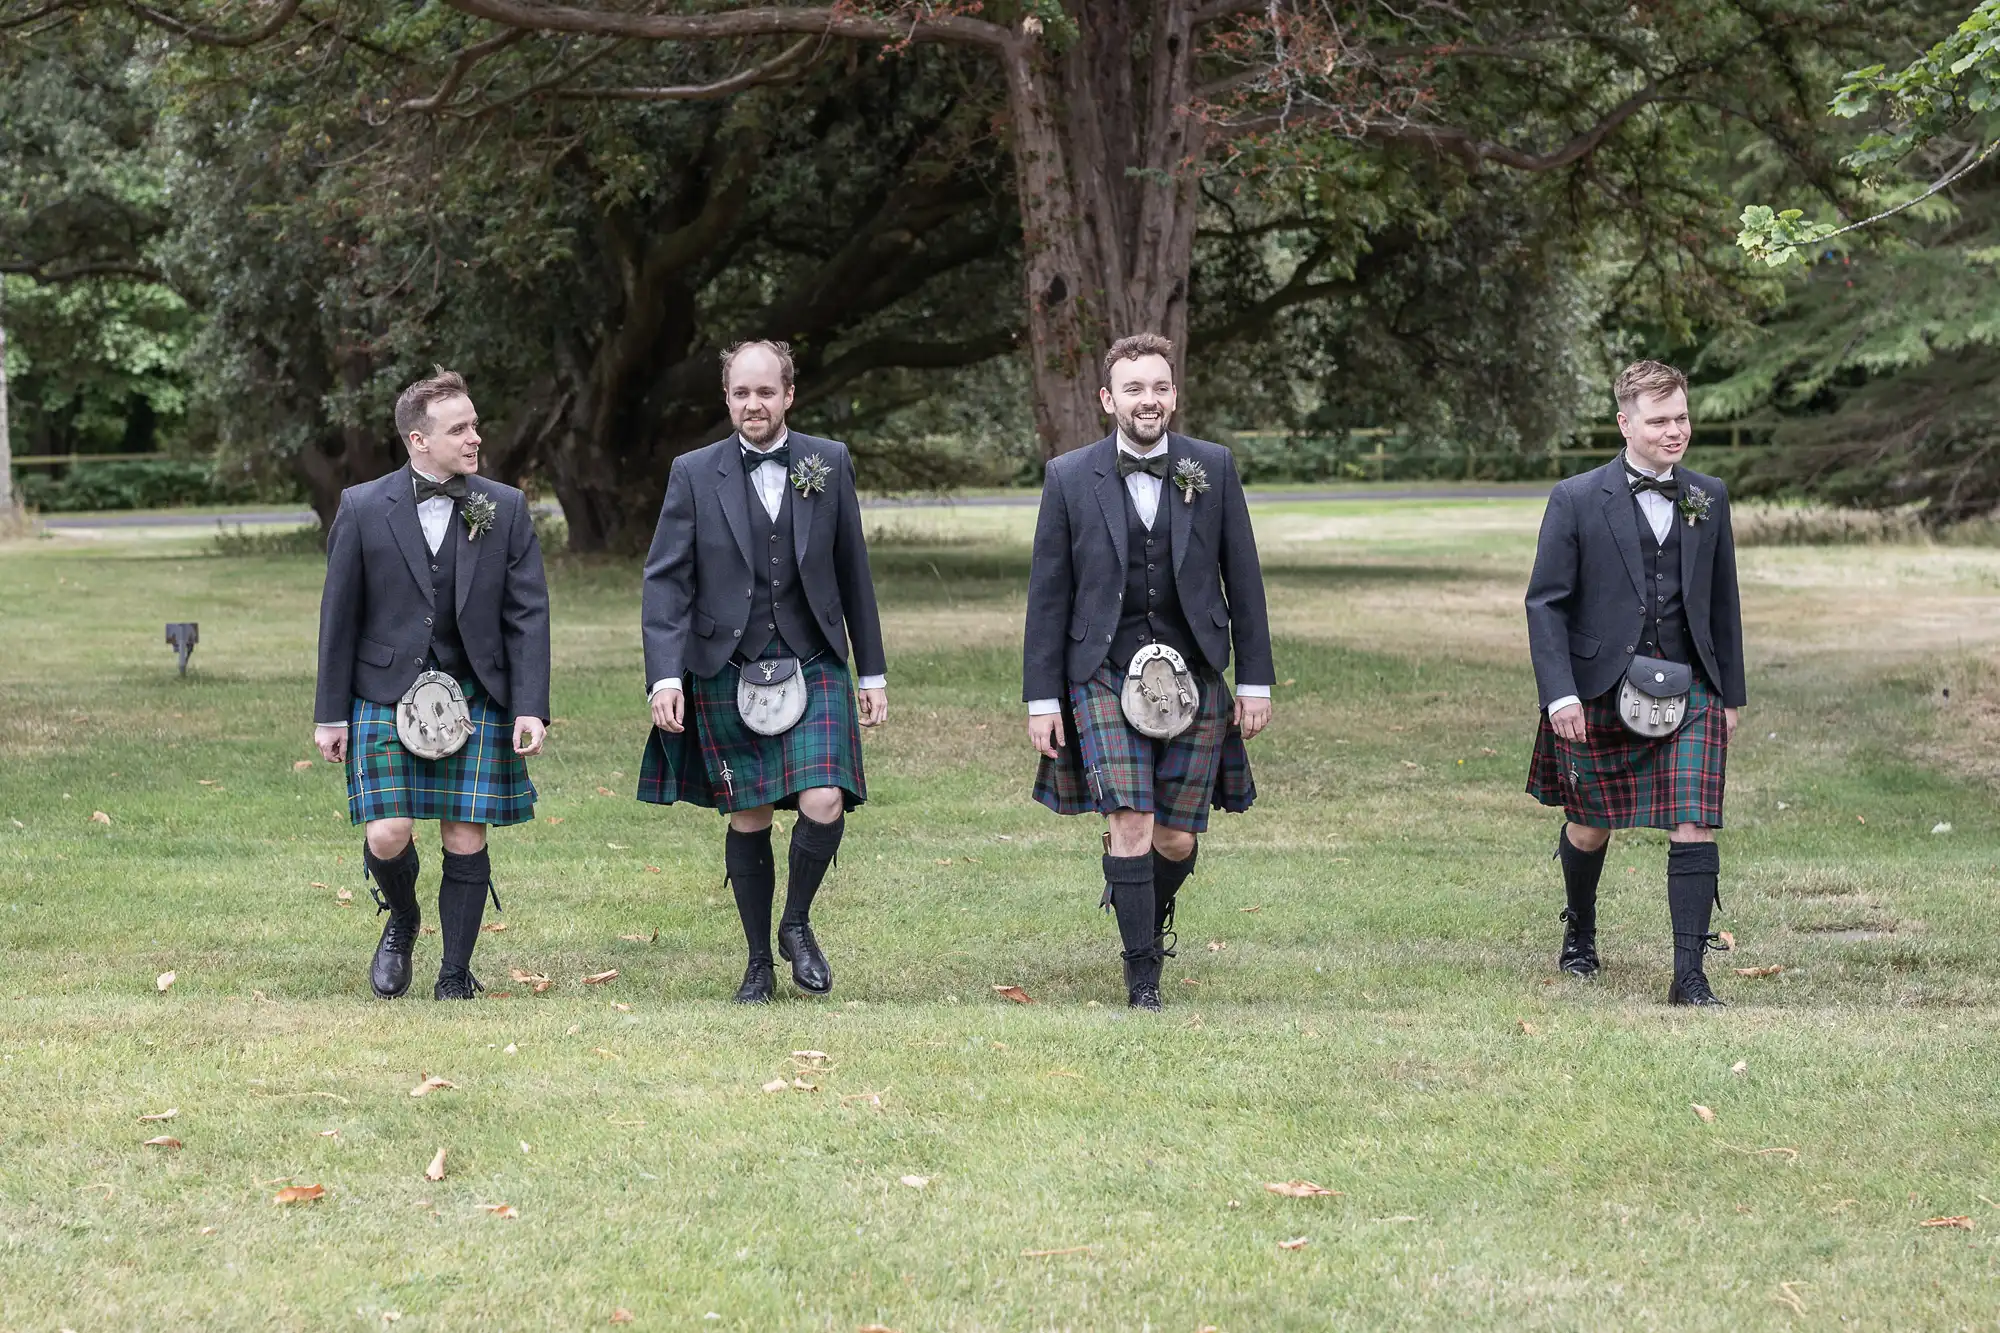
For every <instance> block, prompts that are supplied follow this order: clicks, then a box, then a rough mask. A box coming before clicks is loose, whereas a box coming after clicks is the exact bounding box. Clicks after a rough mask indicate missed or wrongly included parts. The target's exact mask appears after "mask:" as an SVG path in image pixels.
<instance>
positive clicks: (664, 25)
mask: <svg viewBox="0 0 2000 1333" xmlns="http://www.w3.org/2000/svg"><path fill="white" fill-rule="evenodd" d="M445 3H447V4H449V5H450V6H451V7H452V8H453V9H456V10H458V11H459V12H460V13H463V14H470V15H472V16H473V17H475V18H482V19H486V20H488V21H490V22H493V23H499V24H502V25H504V26H506V27H509V28H526V29H528V30H529V31H532V32H573V33H581V34H584V35H586V36H592V37H634V38H638V39H640V40H643V41H653V42H661V41H665V42H700V41H713V40H715V39H717V38H722V37H772V36H776V35H779V34H781V33H798V34H807V33H810V34H812V35H814V36H826V37H849V38H854V39H857V40H860V41H874V42H896V43H902V42H909V41H915V40H924V41H934V42H951V43H957V44H960V45H966V46H985V47H991V48H994V49H996V50H1011V49H1012V48H1013V47H1015V46H1016V45H1017V44H1018V43H1020V42H1021V41H1023V40H1025V39H1024V38H1022V37H1020V36H1019V35H1017V34H1015V33H1014V32H1012V31H1010V30H1009V29H1006V28H1003V27H1001V26H1000V25H999V24H997V23H988V22H986V21H984V20H983V19H971V18H962V17H959V16H956V15H947V16H945V17H943V18H927V19H926V18H913V19H910V20H908V21H904V20H900V19H883V18H875V17H873V16H870V15H866V14H856V13H854V12H852V11H851V10H846V9H842V8H837V7H834V6H823V7H815V8H810V9H787V8H779V7H768V6H767V7H765V8H761V9H734V10H725V11H722V12H720V13H713V14H629V13H621V12H617V11H613V10H602V9H579V8H575V7H572V6H568V5H540V4H530V3H526V2H525V0H445Z"/></svg>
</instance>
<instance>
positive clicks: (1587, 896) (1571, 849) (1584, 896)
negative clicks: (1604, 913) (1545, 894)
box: [1556, 824, 1611, 931]
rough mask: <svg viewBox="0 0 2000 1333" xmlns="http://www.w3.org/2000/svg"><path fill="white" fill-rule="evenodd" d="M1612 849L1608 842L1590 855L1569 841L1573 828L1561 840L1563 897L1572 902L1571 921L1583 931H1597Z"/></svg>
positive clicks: (1565, 827)
mask: <svg viewBox="0 0 2000 1333" xmlns="http://www.w3.org/2000/svg"><path fill="white" fill-rule="evenodd" d="M1610 850H1611V844H1610V843H1609V842H1607V843H1605V844H1604V845H1603V846H1602V847H1599V848H1598V849H1597V850H1596V851H1594V852H1586V851H1584V850H1582V849H1581V848H1579V847H1578V846H1577V845H1576V844H1575V843H1573V842H1571V841H1570V840H1569V825H1567V824H1565V825H1563V830H1562V833H1561V834H1560V835H1558V837H1557V841H1556V855H1557V856H1558V857H1559V858H1560V859H1561V860H1562V867H1563V896H1564V897H1566V898H1567V899H1568V900H1569V903H1568V909H1567V910H1568V916H1567V918H1566V919H1567V920H1568V921H1569V923H1570V924H1571V925H1573V926H1575V927H1576V928H1577V929H1578V930H1580V931H1594V930H1596V929H1597V881H1598V880H1599V879H1601V878H1603V876H1604V856H1605V853H1606V852H1609V851H1610Z"/></svg>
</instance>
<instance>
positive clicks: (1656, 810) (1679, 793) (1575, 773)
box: [1528, 672, 1729, 829]
mask: <svg viewBox="0 0 2000 1333" xmlns="http://www.w3.org/2000/svg"><path fill="white" fill-rule="evenodd" d="M1583 721H1584V728H1585V740H1584V741H1583V743H1582V744H1580V745H1579V744H1573V743H1571V742H1569V741H1566V740H1564V739H1563V738H1562V737H1560V736H1558V735H1556V732H1555V728H1554V726H1552V725H1551V724H1550V722H1549V715H1548V710H1546V709H1544V710H1543V711H1542V725H1541V730H1540V732H1538V733H1537V734H1536V736H1535V753H1534V757H1533V758H1532V759H1530V760H1529V761H1528V794H1529V795H1531V796H1533V797H1534V798H1535V799H1536V800H1538V801H1540V802H1541V803H1542V804H1543V805H1559V806H1561V807H1562V808H1563V814H1564V815H1565V816H1566V817H1567V818H1568V819H1569V821H1570V822H1571V823H1573V824H1582V825H1585V826H1586V827H1589V828H1612V829H1616V828H1659V829H1671V828H1674V827H1675V826H1677V825H1680V824H1700V825H1702V826H1703V827H1704V828H1721V827H1722V785H1723V770H1724V769H1725V768H1726V766H1727V764H1728V760H1729V748H1728V735H1729V730H1728V722H1727V720H1726V719H1725V718H1724V716H1723V708H1722V699H1721V698H1720V696H1718V695H1717V694H1716V693H1715V691H1714V690H1712V689H1710V688H1709V687H1708V685H1707V684H1706V683H1705V682H1704V681H1703V680H1702V679H1701V674H1700V673H1699V672H1697V673H1696V674H1695V681H1694V691H1693V694H1692V696H1691V697H1690V698H1689V699H1688V719H1687V722H1686V724H1685V725H1683V726H1682V727H1681V729H1680V730H1679V731H1677V732H1675V733H1674V734H1673V735H1671V736H1664V737H1662V738H1660V739H1659V740H1647V739H1646V738H1645V737H1643V736H1635V735H1633V734H1632V733H1631V732H1630V731H1627V730H1626V729H1625V724H1624V723H1623V722H1621V721H1619V720H1618V691H1617V690H1616V689H1613V690H1610V691H1608V692H1607V693H1604V694H1601V695H1599V696H1598V697H1597V698H1595V699H1589V700H1586V701H1585V702H1584V705H1583Z"/></svg>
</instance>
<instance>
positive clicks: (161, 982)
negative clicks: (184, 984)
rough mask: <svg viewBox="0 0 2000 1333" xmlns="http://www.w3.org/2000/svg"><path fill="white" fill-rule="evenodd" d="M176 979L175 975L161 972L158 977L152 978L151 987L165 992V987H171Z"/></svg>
mask: <svg viewBox="0 0 2000 1333" xmlns="http://www.w3.org/2000/svg"><path fill="white" fill-rule="evenodd" d="M178 979H179V978H178V976H177V975H176V974H175V973H172V972H162V973H160V975H159V976H157V977H154V978H153V986H154V988H155V989H157V990H165V989H167V987H169V986H171V985H173V984H174V982H175V981H176V980H178Z"/></svg>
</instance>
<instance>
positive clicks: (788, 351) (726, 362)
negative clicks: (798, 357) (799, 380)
mask: <svg viewBox="0 0 2000 1333" xmlns="http://www.w3.org/2000/svg"><path fill="white" fill-rule="evenodd" d="M753 347H761V348H763V349H764V350H765V351H767V352H769V353H770V354H771V355H772V356H775V357H777V358H778V382H779V383H780V384H783V385H784V386H785V387H786V388H787V389H789V388H791V387H792V370H793V367H792V345H791V344H790V343H782V342H773V341H771V340H770V339H769V338H752V339H750V340H749V341H748V342H740V343H736V344H734V345H732V346H729V347H725V348H723V349H722V392H723V393H725V394H727V393H728V392H729V368H730V367H731V366H732V365H735V364H736V356H737V353H739V352H747V351H749V350H750V349H751V348H753Z"/></svg>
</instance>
